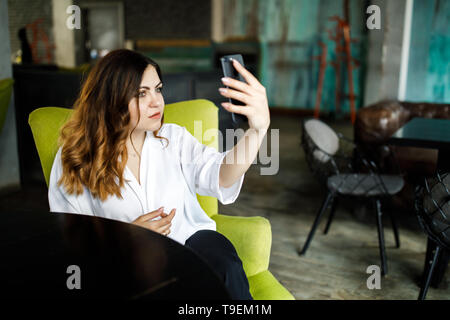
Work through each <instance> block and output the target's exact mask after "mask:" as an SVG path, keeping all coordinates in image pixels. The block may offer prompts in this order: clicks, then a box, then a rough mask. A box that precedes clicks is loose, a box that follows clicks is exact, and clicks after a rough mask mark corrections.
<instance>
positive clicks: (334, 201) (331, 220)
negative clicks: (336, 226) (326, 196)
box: [323, 197, 338, 234]
mask: <svg viewBox="0 0 450 320" xmlns="http://www.w3.org/2000/svg"><path fill="white" fill-rule="evenodd" d="M337 202H338V197H334V198H333V201H332V203H331V212H330V215H329V217H328V221H327V225H326V227H325V230H324V231H323V234H327V233H328V231H329V230H330V225H331V222H333V218H334V212H335V211H336V207H337Z"/></svg>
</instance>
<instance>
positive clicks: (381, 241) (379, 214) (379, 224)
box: [375, 199, 388, 276]
mask: <svg viewBox="0 0 450 320" xmlns="http://www.w3.org/2000/svg"><path fill="white" fill-rule="evenodd" d="M375 205H376V210H377V214H376V217H377V229H378V245H379V248H380V256H381V274H382V275H383V276H384V275H386V274H387V271H388V270H387V262H386V250H385V247H384V232H383V221H382V217H383V213H382V212H381V202H380V199H377V200H376V201H375Z"/></svg>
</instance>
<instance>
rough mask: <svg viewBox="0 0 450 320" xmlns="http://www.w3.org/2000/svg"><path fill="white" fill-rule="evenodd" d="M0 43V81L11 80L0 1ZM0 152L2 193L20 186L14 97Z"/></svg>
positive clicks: (3, 3) (5, 19)
mask: <svg viewBox="0 0 450 320" xmlns="http://www.w3.org/2000/svg"><path fill="white" fill-rule="evenodd" d="M0 43H1V44H2V45H1V46H0V79H3V78H11V77H12V69H11V62H10V56H11V47H10V44H9V28H8V4H7V1H6V0H0ZM0 150H1V152H0V192H3V191H4V190H6V189H7V187H11V188H13V189H15V188H18V187H19V186H20V174H19V157H18V154H17V135H16V121H15V113H14V97H13V98H12V99H11V102H10V105H9V108H8V113H7V116H6V121H5V125H4V127H3V130H2V132H1V133H0ZM8 189H9V188H8Z"/></svg>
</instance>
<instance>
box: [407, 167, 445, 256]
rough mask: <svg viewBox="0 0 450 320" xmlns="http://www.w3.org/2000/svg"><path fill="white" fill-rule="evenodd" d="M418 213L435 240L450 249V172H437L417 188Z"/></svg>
mask: <svg viewBox="0 0 450 320" xmlns="http://www.w3.org/2000/svg"><path fill="white" fill-rule="evenodd" d="M415 200H416V213H417V215H418V218H419V222H420V225H421V227H422V228H423V229H424V231H425V232H426V233H427V235H428V237H430V238H431V239H432V240H433V241H435V242H437V243H438V244H440V245H441V246H443V247H445V248H447V249H449V250H450V173H439V172H438V173H436V175H435V176H434V177H431V178H426V179H425V180H424V185H423V186H422V187H420V188H418V189H417V193H416V199H415Z"/></svg>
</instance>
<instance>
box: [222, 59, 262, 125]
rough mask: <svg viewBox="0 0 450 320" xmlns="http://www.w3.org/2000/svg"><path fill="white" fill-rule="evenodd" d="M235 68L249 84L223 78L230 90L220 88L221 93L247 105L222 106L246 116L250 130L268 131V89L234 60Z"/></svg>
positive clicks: (225, 103)
mask: <svg viewBox="0 0 450 320" xmlns="http://www.w3.org/2000/svg"><path fill="white" fill-rule="evenodd" d="M233 66H234V67H235V68H236V70H237V71H238V72H239V73H240V74H241V75H242V76H243V77H244V79H245V81H246V82H247V83H245V82H242V81H239V80H235V79H231V78H222V82H223V83H224V84H225V85H226V86H228V87H229V89H227V88H219V91H220V94H222V95H223V96H224V97H227V98H232V99H236V100H239V101H241V102H242V103H244V104H245V105H244V106H238V105H234V104H231V103H228V102H223V103H222V106H223V107H224V108H225V109H226V110H227V111H229V112H234V113H239V114H243V115H245V116H246V117H247V118H248V124H249V127H250V128H253V129H255V130H258V131H259V130H267V129H268V128H269V125H270V113H269V104H268V102H267V95H266V88H265V87H264V86H263V85H262V84H261V83H260V82H259V81H258V80H257V79H256V78H255V77H254V76H253V75H252V74H251V73H250V72H249V71H248V70H247V69H245V68H244V67H243V66H242V65H241V64H240V63H239V62H238V61H236V60H235V59H233ZM231 88H234V89H237V90H233V89H231Z"/></svg>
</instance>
